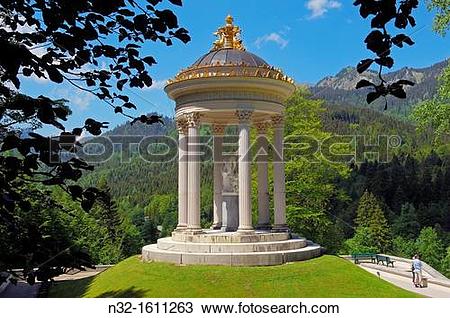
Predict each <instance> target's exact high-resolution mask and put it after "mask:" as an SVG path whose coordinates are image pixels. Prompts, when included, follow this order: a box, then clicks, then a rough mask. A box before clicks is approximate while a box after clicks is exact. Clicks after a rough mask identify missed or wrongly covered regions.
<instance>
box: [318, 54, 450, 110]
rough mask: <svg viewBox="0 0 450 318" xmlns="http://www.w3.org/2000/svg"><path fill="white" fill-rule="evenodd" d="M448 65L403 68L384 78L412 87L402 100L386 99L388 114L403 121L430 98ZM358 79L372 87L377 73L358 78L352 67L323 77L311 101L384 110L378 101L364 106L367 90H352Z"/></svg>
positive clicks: (362, 75)
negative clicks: (417, 105)
mask: <svg viewBox="0 0 450 318" xmlns="http://www.w3.org/2000/svg"><path fill="white" fill-rule="evenodd" d="M448 63H449V61H448V60H446V61H442V62H439V63H436V64H434V65H432V66H429V67H425V68H409V67H405V68H402V69H400V70H398V71H395V72H391V73H387V74H386V75H384V78H385V79H386V80H387V81H388V82H394V81H397V80H399V79H407V80H410V81H412V82H414V83H416V85H414V86H413V87H406V91H407V98H406V99H398V98H395V97H392V96H389V97H388V112H389V113H391V114H394V115H397V116H401V117H406V116H407V115H408V114H409V113H410V110H411V108H412V107H413V106H414V105H415V104H417V103H418V102H420V101H423V100H425V99H429V98H431V97H432V96H433V95H434V94H435V93H436V90H437V77H438V76H439V74H440V73H441V72H442V70H443V69H444V68H445V67H446V66H447V65H448ZM361 79H367V80H370V81H372V82H374V83H377V82H379V80H378V73H377V72H375V71H366V72H364V73H363V74H358V72H357V71H356V69H355V68H354V67H346V68H344V69H342V70H341V71H340V72H339V73H337V74H336V75H334V76H327V77H325V78H323V79H322V80H320V81H319V82H318V83H317V84H316V85H314V86H312V87H311V92H312V93H313V95H314V97H316V98H320V99H324V100H326V101H327V102H328V104H337V105H351V106H357V107H370V108H372V109H376V110H382V109H383V108H384V100H382V99H379V100H377V101H375V102H373V103H372V104H370V105H368V104H367V102H366V95H367V92H368V90H369V89H359V90H357V89H355V86H356V84H357V83H358V82H359V81H360V80H361Z"/></svg>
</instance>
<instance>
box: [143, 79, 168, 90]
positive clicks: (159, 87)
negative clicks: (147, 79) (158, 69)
mask: <svg viewBox="0 0 450 318" xmlns="http://www.w3.org/2000/svg"><path fill="white" fill-rule="evenodd" d="M166 85H167V79H163V80H160V81H158V80H155V79H154V80H153V84H152V86H150V87H146V88H144V89H145V90H148V91H157V90H158V91H159V90H162V89H163V88H164V87H165V86H166Z"/></svg>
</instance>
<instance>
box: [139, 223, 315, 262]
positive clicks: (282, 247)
mask: <svg viewBox="0 0 450 318" xmlns="http://www.w3.org/2000/svg"><path fill="white" fill-rule="evenodd" d="M320 255H321V247H320V246H319V245H317V244H314V243H313V242H311V241H307V240H306V239H304V238H300V237H292V236H291V235H289V234H288V233H270V232H256V233H255V234H251V235H241V234H237V233H233V232H232V233H228V232H217V231H208V232H207V233H205V234H202V235H185V234H182V233H177V232H175V233H173V235H172V237H166V238H161V239H159V240H158V242H157V244H152V245H147V246H144V247H143V249H142V259H143V260H144V261H159V262H169V263H175V264H204V265H228V266H267V265H281V264H284V263H287V262H294V261H302V260H307V259H310V258H314V257H317V256H320Z"/></svg>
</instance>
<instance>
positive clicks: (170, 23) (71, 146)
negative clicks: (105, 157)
mask: <svg viewBox="0 0 450 318" xmlns="http://www.w3.org/2000/svg"><path fill="white" fill-rule="evenodd" d="M161 2H162V0H147V1H146V4H145V5H144V4H143V1H134V0H108V1H105V0H91V1H84V0H53V1H44V0H12V1H11V0H0V20H1V21H2V24H1V26H0V47H1V50H0V143H1V149H0V221H1V222H2V223H8V222H10V223H11V222H12V220H13V219H14V218H15V215H14V213H15V210H16V207H19V208H20V209H21V210H23V211H28V210H30V209H31V203H30V200H29V197H27V196H26V194H25V193H24V191H23V189H25V188H27V187H26V185H27V184H31V183H36V182H38V183H41V184H43V185H49V186H59V187H61V188H63V189H64V190H65V191H66V192H67V193H69V194H70V195H71V197H72V198H73V199H74V200H77V201H79V202H80V203H81V206H82V207H83V209H84V210H86V211H89V210H90V209H91V208H92V206H93V205H94V203H95V201H97V200H100V201H105V204H106V205H108V204H110V202H109V201H108V199H106V196H105V195H104V193H103V192H102V191H101V190H99V189H97V188H95V187H89V188H86V189H83V188H82V187H80V186H78V185H76V184H75V182H76V181H78V180H79V179H80V177H81V176H82V173H83V172H84V171H89V170H92V169H93V167H92V166H90V165H88V164H87V163H86V162H85V161H84V160H82V159H80V158H77V157H76V156H75V155H73V154H75V153H76V151H77V149H79V147H80V146H81V145H80V143H79V142H78V139H79V137H80V136H81V134H82V133H83V132H84V131H86V132H88V133H90V134H92V135H95V136H98V135H100V134H101V133H102V130H103V129H104V128H107V125H108V123H107V122H102V121H97V120H95V119H93V118H87V119H86V120H85V124H84V126H83V127H77V128H73V129H71V130H66V127H65V126H64V124H63V122H64V121H66V120H67V117H68V116H69V115H70V110H69V108H68V107H67V106H66V102H67V101H64V100H51V99H50V98H48V97H46V96H39V97H37V98H35V97H31V96H27V95H25V94H23V93H22V92H21V91H20V86H21V79H22V78H23V77H30V76H35V77H37V78H46V79H48V80H50V81H51V82H53V83H57V84H59V83H67V84H70V85H72V86H74V87H75V88H77V89H80V90H82V91H85V92H88V93H90V94H93V95H95V96H96V97H97V98H98V99H100V100H101V101H103V102H104V103H105V104H106V105H107V106H108V107H111V109H112V111H114V112H115V113H119V114H122V115H123V116H126V117H127V118H129V119H131V120H135V119H134V117H132V116H130V115H128V114H127V113H126V110H127V109H136V106H135V104H133V102H132V101H130V99H129V97H128V96H127V95H126V94H125V93H123V91H124V90H125V89H128V88H144V87H149V86H151V85H152V79H151V77H150V75H149V73H148V67H149V66H151V65H153V64H155V63H156V60H155V58H154V57H152V56H143V55H142V52H143V49H142V45H143V44H144V43H145V42H158V41H159V42H163V43H165V44H166V45H168V46H170V45H172V41H173V39H178V40H180V41H182V42H183V43H187V42H188V41H189V40H190V37H189V35H188V32H187V30H186V29H184V28H180V27H179V25H178V19H177V17H176V15H175V14H174V13H173V12H172V11H171V10H168V9H162V8H160V7H159V5H160V3H161ZM169 2H171V3H172V4H174V5H181V1H180V0H169ZM38 49H41V50H44V53H43V54H37V53H36V50H38ZM102 65H106V67H105V66H102ZM136 120H138V121H140V122H143V123H146V124H152V123H155V122H159V121H160V118H159V117H158V116H155V115H153V117H148V118H147V117H146V116H140V117H138V118H137V119H136ZM31 122H36V123H37V125H41V126H42V125H51V126H54V127H56V128H57V129H59V130H61V133H60V135H59V136H56V137H46V136H42V135H39V134H37V133H33V132H31V133H28V134H26V135H25V134H23V133H22V131H23V127H24V125H27V124H28V125H29V124H30V123H31ZM63 152H65V153H67V152H69V153H72V155H70V156H62V153H63ZM65 158H67V159H65ZM15 230H17V229H14V228H11V231H12V232H11V233H15ZM2 255H3V254H2ZM72 256H74V257H76V256H75V254H72ZM0 265H1V266H0V270H8V269H9V268H8V266H9V265H10V264H9V263H8V262H3V260H0ZM47 273H48V271H47ZM41 276H42V277H50V276H51V274H48V275H44V274H41Z"/></svg>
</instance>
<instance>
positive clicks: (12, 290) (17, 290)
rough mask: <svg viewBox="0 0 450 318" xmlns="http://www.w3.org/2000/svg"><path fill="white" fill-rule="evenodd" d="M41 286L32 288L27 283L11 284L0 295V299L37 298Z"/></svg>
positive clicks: (36, 285) (35, 285) (37, 285)
mask: <svg viewBox="0 0 450 318" xmlns="http://www.w3.org/2000/svg"><path fill="white" fill-rule="evenodd" d="M39 286H40V284H39V283H37V284H34V285H33V286H31V285H30V284H28V283H26V282H17V285H14V284H9V285H8V286H7V287H6V289H5V290H4V291H3V292H2V293H1V294H0V298H35V297H37V294H38V292H39Z"/></svg>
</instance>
